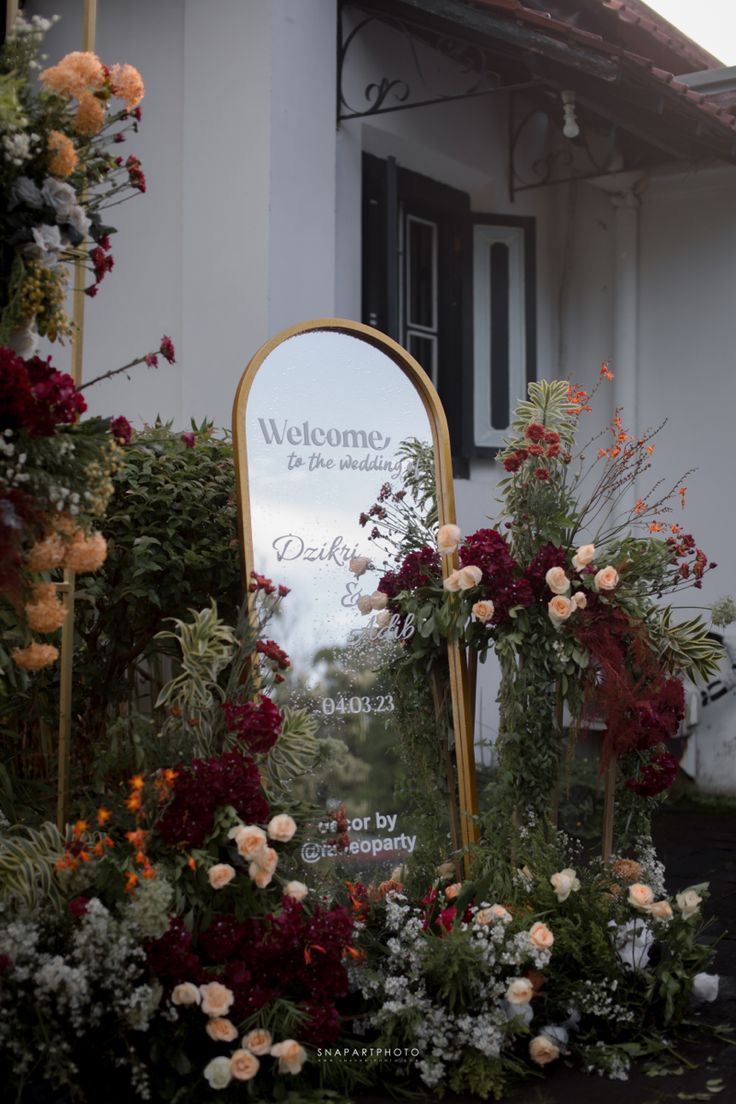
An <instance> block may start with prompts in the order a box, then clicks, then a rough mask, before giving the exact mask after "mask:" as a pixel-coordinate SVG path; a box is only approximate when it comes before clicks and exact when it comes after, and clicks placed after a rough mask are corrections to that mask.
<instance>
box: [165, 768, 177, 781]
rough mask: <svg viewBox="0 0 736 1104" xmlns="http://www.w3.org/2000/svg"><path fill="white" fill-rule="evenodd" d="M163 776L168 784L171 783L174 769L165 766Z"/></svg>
mask: <svg viewBox="0 0 736 1104" xmlns="http://www.w3.org/2000/svg"><path fill="white" fill-rule="evenodd" d="M164 778H165V780H166V781H167V782H168V783H169V785H172V784H173V782H174V781H175V780H176V771H175V770H172V769H171V767H167V768H166V770H165V771H164Z"/></svg>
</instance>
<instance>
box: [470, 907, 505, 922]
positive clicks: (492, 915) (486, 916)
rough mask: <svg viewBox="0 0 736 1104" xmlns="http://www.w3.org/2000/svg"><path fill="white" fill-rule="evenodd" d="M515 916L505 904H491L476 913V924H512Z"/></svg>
mask: <svg viewBox="0 0 736 1104" xmlns="http://www.w3.org/2000/svg"><path fill="white" fill-rule="evenodd" d="M512 920H513V916H512V915H511V913H510V912H509V910H508V909H505V908H504V907H503V905H491V906H490V908H485V909H480V910H479V911H478V912H476V914H475V922H476V924H483V925H486V924H498V923H499V922H500V923H502V924H510V923H511V921H512Z"/></svg>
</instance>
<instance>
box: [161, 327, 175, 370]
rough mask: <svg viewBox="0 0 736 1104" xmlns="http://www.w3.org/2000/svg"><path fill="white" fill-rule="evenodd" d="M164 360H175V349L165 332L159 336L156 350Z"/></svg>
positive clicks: (171, 361)
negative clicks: (159, 340)
mask: <svg viewBox="0 0 736 1104" xmlns="http://www.w3.org/2000/svg"><path fill="white" fill-rule="evenodd" d="M158 351H159V352H160V354H161V356H162V357H163V358H164V360H168V362H169V364H174V363H175V362H176V350H175V349H174V342H173V341H172V340H171V338H170V337H167V336H166V334H164V336H163V337H162V338H161V345H160V347H159V350H158Z"/></svg>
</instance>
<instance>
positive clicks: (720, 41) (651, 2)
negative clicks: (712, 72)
mask: <svg viewBox="0 0 736 1104" xmlns="http://www.w3.org/2000/svg"><path fill="white" fill-rule="evenodd" d="M646 3H647V4H648V6H649V7H650V8H652V10H653V11H655V12H659V14H660V15H663V16H664V18H665V19H666V20H667V21H668V22H669V23H672V24H673V25H674V26H675V27H679V28H680V30H682V31H684V32H685V34H686V35H687V36H688V37H689V38H692V39H693V40H694V41H695V42H697V43H699V44H700V45H701V46H703V47H705V49H706V50H708V51H709V53H711V54H713V55H715V57H717V58H718V59H719V60H720V61H722V62H723V63H724V65H736V2H735V0H646Z"/></svg>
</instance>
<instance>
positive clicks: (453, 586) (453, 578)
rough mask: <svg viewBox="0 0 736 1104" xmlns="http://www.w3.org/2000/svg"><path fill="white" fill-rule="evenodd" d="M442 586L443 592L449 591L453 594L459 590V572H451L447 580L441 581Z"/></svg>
mask: <svg viewBox="0 0 736 1104" xmlns="http://www.w3.org/2000/svg"><path fill="white" fill-rule="evenodd" d="M442 585H443V587H444V588H445V590H449V591H450V593H452V594H454V593H455V592H456V591H458V590H459V589H460V572H459V571H451V572H450V574H449V575H448V576H447V578H446V579H445V580H444V581H443V583H442Z"/></svg>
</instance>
